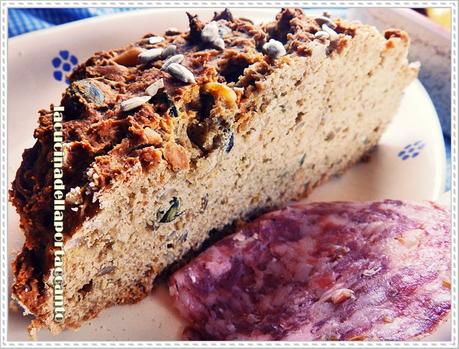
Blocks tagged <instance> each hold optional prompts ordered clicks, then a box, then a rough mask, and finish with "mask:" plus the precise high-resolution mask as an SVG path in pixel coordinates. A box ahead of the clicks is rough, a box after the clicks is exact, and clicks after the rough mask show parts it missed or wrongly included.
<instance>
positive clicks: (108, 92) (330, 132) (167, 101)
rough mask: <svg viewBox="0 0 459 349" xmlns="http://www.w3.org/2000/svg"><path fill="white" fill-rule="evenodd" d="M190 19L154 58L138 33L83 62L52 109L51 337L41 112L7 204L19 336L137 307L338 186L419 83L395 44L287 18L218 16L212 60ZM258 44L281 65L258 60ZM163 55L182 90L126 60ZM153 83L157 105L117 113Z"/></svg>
mask: <svg viewBox="0 0 459 349" xmlns="http://www.w3.org/2000/svg"><path fill="white" fill-rule="evenodd" d="M189 19H190V31H189V32H185V33H176V32H169V33H166V34H165V40H164V41H162V42H160V43H157V44H150V43H149V41H148V38H149V37H150V36H151V34H150V35H146V36H145V38H143V39H141V40H139V41H138V42H136V43H133V44H131V45H129V46H127V47H124V48H122V49H117V50H112V51H108V52H98V53H96V54H95V55H94V56H93V57H91V58H90V59H89V60H88V61H87V62H86V63H84V64H82V65H81V66H79V67H78V68H77V69H76V71H75V72H74V73H73V74H72V76H71V82H72V83H71V85H70V86H69V88H68V89H67V90H66V92H65V93H64V95H63V98H62V105H63V106H64V107H65V114H64V118H65V122H64V136H65V142H66V144H65V148H66V155H65V162H64V181H65V183H66V185H67V191H68V194H67V199H66V211H65V228H66V229H65V232H66V242H65V259H64V270H65V275H66V281H65V289H64V292H65V308H66V317H65V322H64V323H56V322H54V321H53V305H52V294H53V289H52V276H51V275H52V248H51V245H52V237H53V229H52V190H51V189H52V172H51V169H52V168H51V165H50V159H51V157H52V114H51V113H50V112H49V111H41V112H40V113H41V116H40V120H39V121H40V126H39V127H38V128H37V130H36V131H35V137H36V138H37V143H36V144H35V146H34V147H33V148H32V149H29V150H26V151H25V152H24V155H23V158H24V159H23V163H22V165H21V167H20V168H19V170H18V173H17V177H16V179H15V181H14V183H13V187H12V191H11V200H12V202H13V204H14V205H15V206H16V208H17V211H18V213H19V214H20V217H21V226H22V228H23V230H24V231H25V235H26V243H25V245H24V249H23V251H22V253H21V254H20V255H19V256H18V257H17V259H16V261H15V262H14V264H13V270H14V273H15V276H16V281H15V284H14V285H13V296H14V298H15V299H17V300H18V301H19V302H20V304H21V305H22V306H23V307H25V308H26V309H27V310H28V311H29V312H31V313H33V314H34V315H35V320H34V321H33V322H32V325H31V329H32V330H34V329H36V328H40V327H48V328H50V329H51V330H52V331H53V332H59V331H61V330H62V329H64V328H66V327H75V328H76V327H79V326H80V325H81V324H82V322H83V321H85V320H87V319H90V318H92V317H94V316H96V315H97V314H98V313H99V312H100V311H101V310H103V309H104V308H107V307H109V306H111V305H114V304H124V303H132V302H137V301H139V300H141V299H142V298H144V297H145V296H146V295H147V294H148V293H149V292H150V290H151V289H152V287H153V284H154V283H153V281H154V279H155V277H156V276H158V274H159V273H161V271H163V270H164V269H165V268H166V267H168V266H169V265H171V264H172V263H174V262H176V261H179V260H180V259H181V258H183V256H184V255H185V254H186V253H188V252H190V251H193V250H196V249H198V248H199V247H200V246H201V244H202V243H203V242H204V241H205V240H207V239H208V238H209V236H210V234H211V232H212V231H218V230H220V229H222V228H223V227H225V226H226V225H228V224H230V223H232V222H233V221H235V220H237V219H240V218H243V219H244V218H247V217H250V216H253V215H254V214H257V213H258V212H262V211H266V210H268V209H272V208H276V207H280V206H282V205H284V204H285V203H287V202H288V201H290V200H292V199H296V198H299V197H302V196H304V195H307V194H308V193H309V192H310V191H311V190H312V189H313V188H314V187H316V186H317V185H319V184H320V183H322V182H324V181H325V180H326V179H327V178H329V177H330V176H333V175H337V174H340V173H342V172H343V171H344V170H345V169H346V168H348V167H349V166H351V165H352V164H354V163H356V162H357V161H359V160H360V159H361V158H362V156H364V155H366V154H367V153H368V152H369V151H370V150H371V149H372V148H373V147H374V146H375V145H376V144H377V142H378V140H379V138H380V136H381V134H382V133H383V131H384V129H385V128H386V126H387V124H388V123H389V121H390V120H391V118H392V116H393V115H394V114H395V112H396V110H397V108H398V105H399V103H400V100H401V98H402V95H403V90H404V88H405V87H406V86H407V85H408V84H409V83H410V82H411V81H412V80H413V79H414V78H415V77H416V75H417V72H418V67H417V66H415V65H409V64H408V62H407V52H408V46H409V38H408V36H407V34H406V33H404V32H402V31H399V30H389V31H386V32H385V33H384V34H380V33H379V32H378V31H377V30H376V29H375V28H373V27H370V26H366V25H362V24H357V23H348V22H345V21H342V20H339V19H336V20H334V22H333V23H335V25H334V26H335V29H334V31H335V32H336V35H332V36H330V37H329V38H324V37H323V36H321V35H319V34H317V35H316V33H317V32H320V31H321V27H320V20H317V19H315V18H314V17H308V16H306V15H304V14H303V13H302V11H301V10H291V9H285V10H282V11H281V12H280V13H279V15H278V16H277V17H276V20H275V21H274V22H272V23H268V24H265V25H261V26H259V25H254V24H252V23H250V22H249V21H247V20H245V19H235V18H233V17H232V15H231V14H230V12H229V11H224V12H222V13H220V14H216V15H215V17H214V21H215V22H217V23H218V24H219V26H220V28H222V27H223V28H224V29H225V30H224V31H223V32H224V33H223V34H221V35H222V37H223V39H224V44H225V48H224V49H222V48H221V47H220V48H219V47H214V46H212V45H209V44H208V43H207V42H203V40H202V37H203V36H202V31H203V28H204V25H205V24H204V23H202V22H201V21H200V20H199V19H198V18H197V17H195V16H191V15H189ZM332 34H333V33H332ZM270 39H275V40H277V41H279V42H280V43H281V44H282V45H283V46H284V48H285V50H286V54H285V55H281V56H280V57H273V56H272V55H271V56H270V55H268V54H267V52H266V48H263V47H264V46H263V45H264V44H265V43H266V42H268V41H269V40H270ZM171 44H174V45H175V46H176V50H177V53H180V54H183V55H184V59H183V61H182V62H181V64H182V65H183V66H184V67H187V68H188V69H189V70H190V71H191V72H192V73H193V75H194V79H195V81H194V82H187V83H185V82H182V81H180V80H178V79H177V77H176V76H173V74H172V73H171V72H170V71H168V70H167V69H166V70H165V69H161V68H162V66H163V64H164V60H165V59H162V58H159V59H157V60H154V61H152V62H148V63H144V62H141V61H139V59H138V54H139V53H142V52H144V50H145V49H150V48H155V47H162V48H165V47H168V45H171ZM159 79H163V81H164V88H163V89H162V90H161V92H159V93H158V94H157V95H155V96H154V97H152V99H151V100H150V101H149V102H147V103H144V104H142V105H140V106H138V107H137V108H134V109H131V110H128V111H126V110H123V108H122V107H121V103H122V102H123V101H126V100H128V99H129V98H131V97H135V96H143V95H145V89H146V88H147V87H148V86H149V85H151V84H152V83H154V82H156V81H158V80H159ZM94 90H96V92H97V93H94ZM88 91H89V92H90V93H89V92H88ZM101 96H102V97H101Z"/></svg>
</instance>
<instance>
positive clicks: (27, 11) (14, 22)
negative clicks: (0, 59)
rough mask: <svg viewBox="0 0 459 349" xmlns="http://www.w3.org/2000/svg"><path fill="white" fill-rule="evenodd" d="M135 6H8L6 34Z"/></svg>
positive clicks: (13, 34)
mask: <svg viewBox="0 0 459 349" xmlns="http://www.w3.org/2000/svg"><path fill="white" fill-rule="evenodd" d="M135 9H136V8H100V7H98V8H95V7H92V8H10V9H8V35H9V37H13V36H16V35H20V34H23V33H27V32H31V31H34V30H38V29H44V28H49V27H52V26H55V25H59V24H63V23H68V22H73V21H77V20H79V19H83V18H88V17H94V16H100V15H106V14H112V13H118V12H125V11H131V10H135Z"/></svg>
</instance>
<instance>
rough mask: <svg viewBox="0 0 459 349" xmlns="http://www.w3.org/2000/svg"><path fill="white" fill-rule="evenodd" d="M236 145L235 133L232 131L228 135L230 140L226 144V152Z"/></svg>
mask: <svg viewBox="0 0 459 349" xmlns="http://www.w3.org/2000/svg"><path fill="white" fill-rule="evenodd" d="M233 147H234V133H233V132H231V135H230V136H229V137H228V141H227V142H226V145H225V152H227V153H229V152H230V151H231V149H233Z"/></svg>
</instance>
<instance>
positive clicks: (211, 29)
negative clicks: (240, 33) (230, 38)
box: [201, 21, 225, 50]
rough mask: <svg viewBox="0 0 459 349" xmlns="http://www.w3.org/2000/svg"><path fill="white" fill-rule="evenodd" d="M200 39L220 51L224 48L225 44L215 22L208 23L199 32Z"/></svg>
mask: <svg viewBox="0 0 459 349" xmlns="http://www.w3.org/2000/svg"><path fill="white" fill-rule="evenodd" d="M201 39H202V41H204V42H207V43H209V44H212V45H213V46H215V47H217V48H219V49H221V50H223V49H224V48H225V42H224V41H223V39H222V38H221V37H220V32H219V28H218V24H217V22H215V21H212V22H209V23H207V24H206V25H205V26H204V28H203V29H202V31H201Z"/></svg>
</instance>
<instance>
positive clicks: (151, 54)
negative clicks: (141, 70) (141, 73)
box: [138, 48, 163, 63]
mask: <svg viewBox="0 0 459 349" xmlns="http://www.w3.org/2000/svg"><path fill="white" fill-rule="evenodd" d="M162 53H163V49H162V48H152V49H150V50H146V51H143V52H141V53H140V54H139V56H138V58H139V61H140V62H142V63H148V62H151V61H154V60H155V59H157V58H159V57H160V56H161V54H162Z"/></svg>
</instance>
